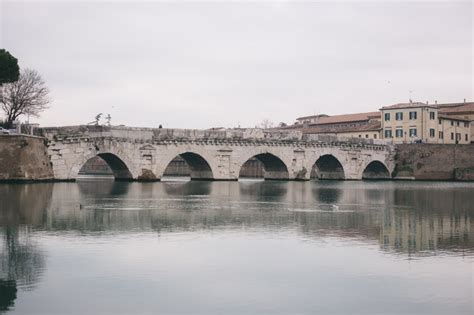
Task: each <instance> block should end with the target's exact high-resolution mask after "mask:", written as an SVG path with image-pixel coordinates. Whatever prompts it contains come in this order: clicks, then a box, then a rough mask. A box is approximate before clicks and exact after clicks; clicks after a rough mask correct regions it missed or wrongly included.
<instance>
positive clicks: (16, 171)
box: [0, 135, 53, 181]
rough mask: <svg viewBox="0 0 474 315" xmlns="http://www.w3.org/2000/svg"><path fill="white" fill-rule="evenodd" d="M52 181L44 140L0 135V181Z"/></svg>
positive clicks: (51, 170) (24, 136)
mask: <svg viewBox="0 0 474 315" xmlns="http://www.w3.org/2000/svg"><path fill="white" fill-rule="evenodd" d="M52 179H53V169H52V167H51V162H50V160H49V157H48V150H47V147H46V145H45V139H44V138H41V137H35V136H27V135H0V181H36V180H52Z"/></svg>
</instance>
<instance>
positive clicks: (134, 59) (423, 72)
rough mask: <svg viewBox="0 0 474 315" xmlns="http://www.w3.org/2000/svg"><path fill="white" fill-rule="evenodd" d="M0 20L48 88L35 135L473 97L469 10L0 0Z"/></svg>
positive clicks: (9, 45)
mask: <svg viewBox="0 0 474 315" xmlns="http://www.w3.org/2000/svg"><path fill="white" fill-rule="evenodd" d="M65 2H67V3H65ZM0 10H1V11H0V18H1V32H0V46H1V47H2V48H5V49H7V50H8V51H10V52H11V53H12V54H13V55H14V56H16V57H17V58H18V59H19V63H20V67H22V68H27V67H28V68H34V69H36V70H38V71H39V72H40V73H41V74H42V75H43V77H44V79H45V80H46V82H47V84H48V86H49V87H50V90H51V97H52V99H53V101H52V103H51V107H50V109H48V110H47V111H46V112H44V114H43V115H42V117H41V118H40V119H39V120H38V122H40V123H41V124H42V125H72V124H83V123H87V122H90V121H92V120H93V118H94V116H95V114H97V113H99V112H104V113H111V115H112V123H113V124H126V125H131V126H146V127H157V126H158V125H159V124H163V126H164V127H176V128H209V127H217V126H225V127H235V126H237V125H239V124H240V125H241V126H254V125H255V124H258V123H259V122H261V121H262V120H263V119H265V118H268V119H270V120H272V121H274V122H275V123H278V122H280V121H284V122H287V123H292V122H293V121H294V120H295V118H296V117H299V116H305V115H311V114H315V113H325V114H341V113H352V112H362V111H374V110H378V108H380V107H381V106H384V105H391V104H394V103H398V102H406V101H408V99H409V98H410V95H411V98H412V99H413V100H415V101H423V102H425V101H430V102H434V100H438V102H459V101H462V100H463V99H464V98H467V99H468V100H472V99H473V90H472V85H473V78H472V77H473V61H472V58H473V30H472V26H473V25H472V19H473V5H472V3H471V1H464V2H417V3H414V2H406V1H405V2H400V1H395V2H393V1H392V2H386V3H384V4H381V3H378V2H358V1H355V2H346V3H341V2H339V3H329V2H314V1H313V2H304V1H303V2H301V1H300V2H294V1H274V2H272V1H262V2H243V1H235V2H185V1H179V2H174V3H170V2H158V1H148V2H144V3H139V4H138V3H135V2H115V1H88V2H85V1H63V2H58V1H53V2H40V1H28V2H27V1H18V0H15V1H5V0H0ZM410 91H412V92H411V93H410Z"/></svg>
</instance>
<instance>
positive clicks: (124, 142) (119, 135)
mask: <svg viewBox="0 0 474 315" xmlns="http://www.w3.org/2000/svg"><path fill="white" fill-rule="evenodd" d="M42 132H43V135H44V136H45V137H46V138H47V139H48V140H49V141H48V154H49V156H50V159H51V162H52V163H53V171H54V177H55V178H56V179H64V180H70V179H75V178H76V176H77V174H78V172H79V170H80V169H81V167H82V166H83V165H84V164H85V163H86V162H87V161H88V160H89V159H90V158H92V157H94V156H97V155H98V156H100V157H102V158H104V159H106V160H107V158H109V161H107V162H108V164H109V166H111V167H112V165H111V162H114V161H112V157H115V158H114V159H115V160H116V161H115V162H116V163H112V164H116V165H117V166H118V167H117V169H116V170H114V172H115V171H117V170H119V171H120V172H121V173H120V174H115V175H116V176H115V177H116V178H118V179H138V180H158V179H160V178H161V177H162V176H163V175H164V173H165V170H166V168H167V166H168V165H169V164H170V163H171V161H172V160H173V159H175V158H176V157H177V156H181V157H182V158H184V159H185V160H186V162H187V163H188V164H190V168H191V170H192V172H191V177H192V178H193V179H215V180H237V179H238V177H239V174H240V172H241V170H242V167H243V165H244V164H245V163H246V162H247V161H248V160H250V159H252V158H254V157H256V158H258V159H259V160H260V161H261V162H262V163H264V164H265V170H266V171H265V178H267V179H297V180H308V179H309V178H310V173H311V169H312V167H313V166H314V165H315V163H316V161H317V160H318V159H319V158H320V157H322V156H324V155H331V156H333V157H334V158H335V159H337V160H338V161H339V163H341V165H342V168H343V173H344V175H343V176H342V177H341V178H345V179H361V178H362V175H363V174H362V173H363V171H364V170H365V168H366V167H367V165H369V163H371V162H372V161H380V162H381V163H382V164H383V165H385V167H386V168H387V169H388V170H389V171H390V172H391V171H392V170H393V154H392V148H391V147H390V146H386V145H376V144H373V143H370V142H339V141H337V139H326V140H327V141H323V140H322V139H311V140H310V139H306V138H303V137H302V135H301V134H298V133H293V132H280V131H276V132H273V131H264V130H261V129H247V130H185V129H151V128H130V127H104V126H76V127H61V128H43V129H42ZM331 140H333V141H331ZM119 164H120V165H119ZM342 168H341V169H342ZM112 169H114V168H113V167H112ZM122 171H123V172H122ZM117 175H119V176H117ZM324 178H327V177H326V176H324Z"/></svg>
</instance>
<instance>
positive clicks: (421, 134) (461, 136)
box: [380, 103, 471, 144]
mask: <svg viewBox="0 0 474 315" xmlns="http://www.w3.org/2000/svg"><path fill="white" fill-rule="evenodd" d="M440 108H441V107H440V105H437V104H424V103H401V104H395V105H391V106H385V107H382V108H381V109H380V112H381V130H382V132H381V136H382V138H383V139H392V140H393V142H394V143H410V142H417V141H421V142H423V143H446V144H454V143H459V144H467V143H470V142H471V122H470V120H469V119H466V118H460V117H459V116H453V115H449V114H448V113H447V112H446V111H441V113H440Z"/></svg>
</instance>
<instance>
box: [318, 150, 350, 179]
mask: <svg viewBox="0 0 474 315" xmlns="http://www.w3.org/2000/svg"><path fill="white" fill-rule="evenodd" d="M310 176H311V178H313V179H315V178H316V179H344V178H345V175H344V168H343V167H342V164H341V162H339V160H338V159H336V158H335V157H334V156H333V155H331V154H326V155H323V156H321V157H319V159H318V160H317V161H316V163H314V165H313V167H312V169H311V175H310Z"/></svg>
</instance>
